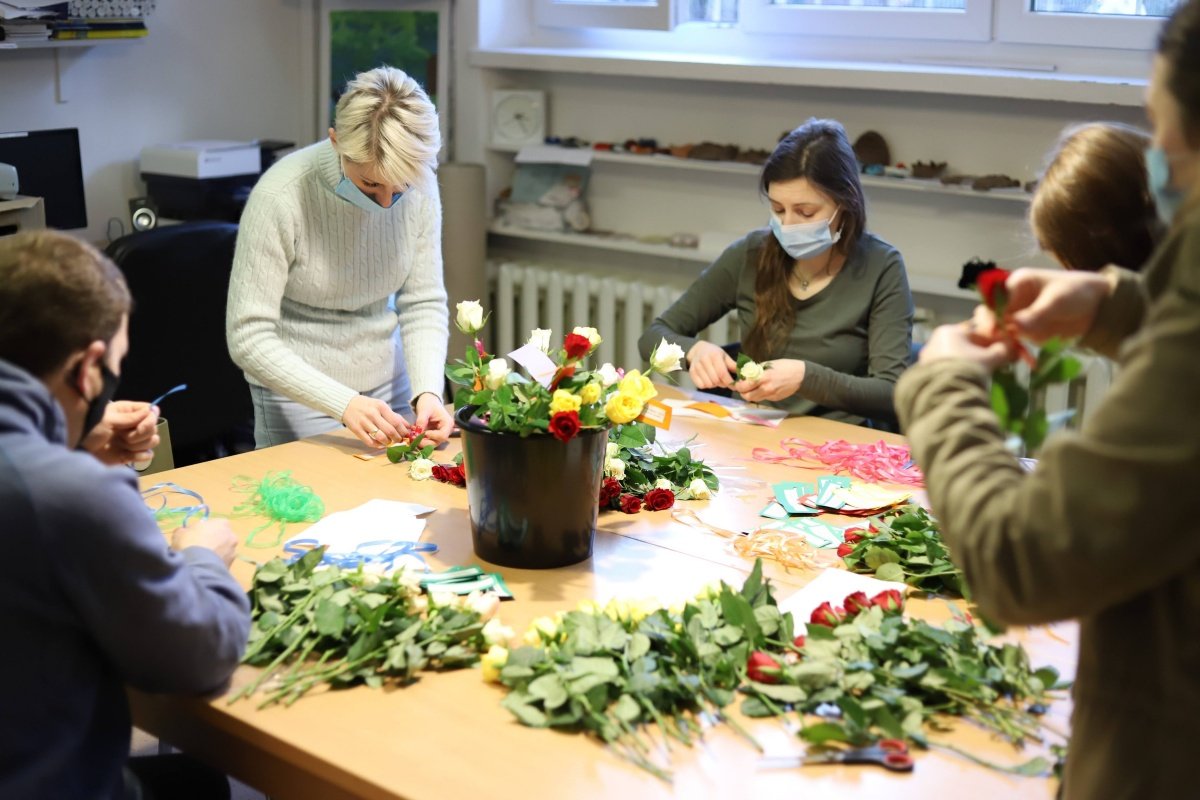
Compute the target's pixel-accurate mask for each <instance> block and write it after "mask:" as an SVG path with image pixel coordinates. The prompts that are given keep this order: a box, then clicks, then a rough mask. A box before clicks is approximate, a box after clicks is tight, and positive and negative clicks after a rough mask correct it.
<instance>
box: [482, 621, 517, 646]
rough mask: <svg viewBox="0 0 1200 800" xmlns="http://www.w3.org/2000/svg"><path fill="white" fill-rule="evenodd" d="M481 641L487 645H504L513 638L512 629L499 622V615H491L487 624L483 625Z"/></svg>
mask: <svg viewBox="0 0 1200 800" xmlns="http://www.w3.org/2000/svg"><path fill="white" fill-rule="evenodd" d="M482 633H483V641H485V642H487V644H488V645H489V646H491V645H500V646H501V647H504V646H505V645H507V644H508V643H509V642H511V641H512V638H513V629H512V628H509V627H507V626H506V625H503V624H501V622H500V618H499V617H492V618H491V619H490V620H488V622H487V624H486V625H484V626H483V631H482Z"/></svg>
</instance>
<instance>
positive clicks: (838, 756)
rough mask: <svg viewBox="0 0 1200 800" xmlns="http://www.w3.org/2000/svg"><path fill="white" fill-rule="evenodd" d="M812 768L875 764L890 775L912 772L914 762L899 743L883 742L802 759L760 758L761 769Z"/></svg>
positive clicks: (903, 744)
mask: <svg viewBox="0 0 1200 800" xmlns="http://www.w3.org/2000/svg"><path fill="white" fill-rule="evenodd" d="M811 764H875V765H877V766H880V767H883V768H884V769H886V770H890V771H891V772H912V771H913V758H912V756H911V755H909V753H908V745H907V744H906V743H905V742H904V741H902V740H900V739H882V740H880V741H879V742H876V743H875V744H873V745H871V746H870V747H851V748H847V749H841V750H830V751H829V752H825V753H815V754H812V755H803V756H778V757H768V758H760V759H759V761H758V766H759V768H760V769H769V768H778V767H801V766H808V765H811Z"/></svg>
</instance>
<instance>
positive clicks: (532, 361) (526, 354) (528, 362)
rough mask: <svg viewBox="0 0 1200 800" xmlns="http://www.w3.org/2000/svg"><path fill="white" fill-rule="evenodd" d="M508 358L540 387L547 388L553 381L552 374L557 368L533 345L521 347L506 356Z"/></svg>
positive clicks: (548, 357)
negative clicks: (522, 368)
mask: <svg viewBox="0 0 1200 800" xmlns="http://www.w3.org/2000/svg"><path fill="white" fill-rule="evenodd" d="M508 357H509V358H511V359H512V360H513V361H515V362H517V363H518V364H520V365H521V366H522V367H524V368H525V371H526V372H528V373H529V376H530V377H531V378H533V379H534V380H535V381H537V382H538V383H540V384H541V385H542V386H549V385H550V381H552V380H554V373H555V372H556V371H557V370H558V367H557V366H556V365H555V363H554V362H553V361H551V360H550V356H548V355H546V354H545V353H543V352H542V350H541V348H539V347H538V346H537V345H535V344H526V345H521V346H520V347H518V348H517V349H516V350H513V351H512V352H511V353H509V354H508Z"/></svg>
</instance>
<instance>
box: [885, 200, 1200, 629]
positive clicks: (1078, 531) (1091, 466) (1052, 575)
mask: <svg viewBox="0 0 1200 800" xmlns="http://www.w3.org/2000/svg"><path fill="white" fill-rule="evenodd" d="M1160 256H1161V257H1160V258H1159V259H1158V260H1157V263H1155V264H1153V265H1151V269H1152V270H1153V272H1152V273H1150V274H1148V276H1147V279H1148V283H1149V285H1150V291H1151V295H1153V297H1152V305H1151V306H1150V308H1149V311H1148V314H1147V318H1146V323H1145V326H1144V328H1143V330H1142V331H1141V332H1139V333H1138V334H1137V335H1135V336H1134V337H1133V338H1132V339H1130V340H1129V341H1128V342H1127V343H1126V347H1125V349H1124V350H1123V352H1122V362H1121V363H1122V368H1121V370H1120V373H1119V374H1118V376H1117V380H1116V382H1115V383H1114V385H1113V386H1112V387H1111V388H1110V390H1109V392H1108V394H1107V396H1106V397H1105V399H1104V401H1103V403H1101V405H1100V406H1099V407H1098V408H1097V409H1096V411H1095V412H1094V414H1093V415H1092V416H1091V417H1089V419H1088V420H1087V422H1086V424H1085V425H1084V427H1083V429H1082V430H1081V431H1080V432H1078V433H1062V434H1059V435H1058V436H1056V437H1054V438H1053V439H1052V440H1051V441H1050V442H1048V443H1047V445H1046V446H1045V448H1044V450H1043V452H1042V457H1041V460H1040V461H1039V463H1038V465H1037V468H1036V470H1035V471H1034V472H1033V473H1032V474H1025V473H1024V472H1023V471H1022V470H1021V468H1020V467H1019V465H1018V464H1017V462H1016V460H1015V459H1014V458H1013V457H1012V456H1011V455H1010V454H1009V453H1008V452H1006V451H1005V449H1004V444H1003V435H1002V434H1001V431H1000V429H999V427H998V425H997V423H996V418H995V415H994V414H993V412H992V410H991V408H990V405H989V402H988V391H987V384H988V378H987V375H986V374H985V373H984V371H983V370H982V369H980V368H979V367H977V366H974V365H972V364H969V363H966V362H954V361H946V362H940V363H933V364H923V365H919V366H917V367H915V368H913V369H911V370H909V372H908V373H906V374H905V375H904V376H903V377H902V378H901V379H900V381H899V383H898V384H897V387H896V406H897V411H898V413H899V415H900V419H901V422H902V423H903V425H904V429H905V431H906V433H907V434H908V437H909V439H910V441H911V443H912V447H913V453H914V456H915V458H916V460H917V462H918V463H919V464H920V465H921V467H922V468H923V469H924V471H925V475H926V483H927V486H928V491H929V497H930V500H931V502H932V505H933V509H934V512H935V513H936V514H937V515H938V517H939V518H940V520H941V522H942V529H943V532H944V535H945V536H946V540H947V543H948V544H949V546H950V548H951V550H952V552H953V554H954V556H955V559H956V560H957V561H958V563H959V564H960V565H961V566H962V568H963V570H964V572H965V574H966V577H967V581H968V583H969V584H970V586H971V589H972V593H973V596H974V599H975V600H976V602H978V603H979V606H980V608H981V609H982V610H983V611H984V613H986V614H989V615H992V616H993V617H994V618H995V619H997V620H999V621H1002V622H1008V623H1014V624H1016V623H1025V624H1030V623H1037V622H1044V621H1049V620H1056V619H1064V618H1069V617H1076V616H1087V615H1091V614H1094V613H1096V612H1099V611H1101V610H1103V609H1105V608H1108V607H1111V606H1113V605H1114V604H1117V603H1120V602H1121V601H1123V600H1127V599H1129V598H1131V597H1133V596H1135V595H1137V594H1139V593H1142V592H1144V591H1146V590H1148V589H1150V588H1152V587H1154V586H1156V585H1159V584H1162V583H1164V582H1166V581H1168V580H1169V579H1170V578H1172V577H1173V576H1176V575H1179V574H1180V573H1183V572H1187V571H1191V570H1194V569H1195V564H1196V562H1197V559H1200V526H1198V524H1197V516H1196V512H1195V508H1194V505H1195V504H1194V502H1193V497H1194V496H1195V494H1196V481H1197V478H1198V477H1200V224H1196V222H1195V217H1193V224H1191V225H1190V226H1187V227H1181V228H1180V229H1177V230H1176V231H1175V232H1174V233H1173V235H1172V237H1171V239H1170V240H1169V241H1168V242H1166V243H1165V244H1164V247H1163V248H1162V251H1161V253H1160ZM1125 281H1126V285H1127V286H1129V285H1131V284H1128V283H1127V279H1125ZM1155 284H1158V285H1159V286H1161V291H1160V292H1155V291H1154V289H1155ZM1127 296H1128V295H1127ZM1115 308H1116V307H1111V308H1110V310H1113V311H1114V313H1116V311H1115ZM1110 338H1114V339H1115V337H1110ZM1161 542H1168V543H1169V544H1168V546H1167V548H1166V550H1163V549H1162V548H1160V547H1158V543H1161Z"/></svg>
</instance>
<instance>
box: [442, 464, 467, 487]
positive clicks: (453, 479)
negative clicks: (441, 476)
mask: <svg viewBox="0 0 1200 800" xmlns="http://www.w3.org/2000/svg"><path fill="white" fill-rule="evenodd" d="M446 481H447V483H453V484H454V485H455V486H466V485H467V473H466V472H464V471H463V468H462V465H461V464H450V465H448V466H447V467H446Z"/></svg>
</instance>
